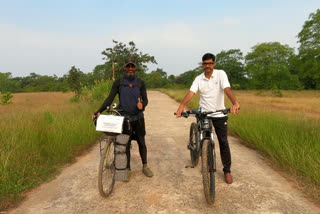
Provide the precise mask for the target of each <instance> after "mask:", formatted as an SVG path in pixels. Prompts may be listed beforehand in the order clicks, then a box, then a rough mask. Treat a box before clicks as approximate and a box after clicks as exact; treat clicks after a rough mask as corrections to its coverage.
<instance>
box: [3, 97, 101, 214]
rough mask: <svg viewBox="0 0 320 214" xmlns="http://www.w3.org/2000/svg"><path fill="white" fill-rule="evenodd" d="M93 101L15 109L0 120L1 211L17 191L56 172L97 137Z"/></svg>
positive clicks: (18, 195)
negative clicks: (56, 108)
mask: <svg viewBox="0 0 320 214" xmlns="http://www.w3.org/2000/svg"><path fill="white" fill-rule="evenodd" d="M94 110H96V106H94V104H89V103H84V102H81V103H77V104H72V109H65V110H60V111H58V112H49V111H38V112H34V113H27V112H17V113H14V114H7V115H1V120H0V128H1V132H0V145H1V146H0V210H4V209H5V208H6V207H8V206H9V205H10V204H11V203H12V202H15V201H17V200H19V198H20V197H21V196H20V193H21V192H22V191H24V190H27V189H30V188H32V187H35V186H36V185H38V184H39V183H42V182H43V181H45V180H47V179H48V178H50V177H52V175H53V174H55V173H56V172H57V171H58V169H59V167H61V166H62V165H63V164H64V163H67V162H71V161H73V160H74V157H75V156H76V155H78V154H80V152H81V151H83V150H84V149H85V148H87V147H89V146H90V145H91V144H92V143H93V142H94V141H95V140H96V139H97V138H98V136H99V133H97V132H96V131H95V128H94V126H90V122H91V121H90V117H91V114H92V112H93V111H94Z"/></svg>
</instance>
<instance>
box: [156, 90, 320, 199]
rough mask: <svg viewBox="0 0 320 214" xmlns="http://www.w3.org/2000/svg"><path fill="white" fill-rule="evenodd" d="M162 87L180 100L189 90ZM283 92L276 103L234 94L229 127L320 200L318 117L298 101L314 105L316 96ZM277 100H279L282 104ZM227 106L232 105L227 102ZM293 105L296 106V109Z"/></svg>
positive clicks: (194, 105) (193, 105)
mask: <svg viewBox="0 0 320 214" xmlns="http://www.w3.org/2000/svg"><path fill="white" fill-rule="evenodd" d="M161 91H162V92H164V93H167V94H168V95H169V96H171V97H173V98H175V99H176V100H178V101H181V100H182V99H183V97H184V95H185V94H186V93H187V92H188V90H170V89H169V90H168V89H164V90H163V89H161ZM236 93H237V92H236ZM294 93H297V92H294ZM284 94H285V96H286V97H285V98H283V99H282V98H276V101H277V102H276V103H277V106H276V107H275V106H274V103H275V102H274V101H275V100H274V98H272V97H269V96H264V97H258V99H259V100H260V102H258V103H254V102H256V100H257V96H256V95H255V94H252V93H251V92H250V93H248V92H243V93H242V94H241V93H239V94H237V98H238V100H240V103H241V111H240V114H238V115H235V116H234V115H230V116H229V117H230V119H229V122H228V124H229V126H228V127H229V131H230V133H232V134H233V135H237V136H239V137H240V138H241V139H242V141H243V142H244V143H246V144H248V145H250V146H251V147H253V148H256V149H257V150H259V151H260V152H261V153H263V154H264V155H265V156H267V157H269V158H270V159H271V160H272V161H273V163H275V164H276V165H278V166H279V167H281V168H282V169H284V170H285V171H288V172H290V173H291V174H293V175H296V176H297V177H299V179H302V180H303V181H304V182H305V183H307V184H305V185H304V186H306V189H307V191H308V190H309V193H310V192H311V191H313V190H314V189H316V191H313V192H311V194H312V196H313V197H314V198H315V199H316V200H319V199H320V194H319V192H320V158H319V157H320V120H319V119H314V118H319V115H318V112H316V111H317V110H315V109H311V108H310V106H308V105H307V106H303V103H299V99H303V100H307V102H308V103H310V104H313V105H315V103H317V102H319V100H315V99H314V97H315V95H314V94H312V96H310V99H309V100H308V97H306V95H307V94H309V92H308V93H306V92H301V94H302V95H301V96H300V95H299V94H294V95H292V94H293V93H290V92H289V94H288V92H285V93H284ZM318 95H319V93H316V96H318ZM290 97H291V98H292V99H290ZM270 101H271V102H270ZM198 103H199V97H198V96H196V97H195V98H193V100H192V102H189V103H188V107H189V108H191V109H194V108H198ZM278 103H281V106H280V105H278ZM300 105H301V106H303V107H304V108H310V109H307V110H305V111H301V110H303V108H302V107H299V106H300ZM226 106H231V105H230V103H229V102H226ZM292 106H294V107H296V108H297V109H296V110H295V108H292ZM288 108H289V109H290V111H288ZM310 114H312V115H310ZM310 116H311V117H310ZM315 116H316V117H315ZM310 190H311V191H310Z"/></svg>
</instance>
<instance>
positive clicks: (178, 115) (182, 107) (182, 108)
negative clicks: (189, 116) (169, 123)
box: [176, 104, 184, 117]
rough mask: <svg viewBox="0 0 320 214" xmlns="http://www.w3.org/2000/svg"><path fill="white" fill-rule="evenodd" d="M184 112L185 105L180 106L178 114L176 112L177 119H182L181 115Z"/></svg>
mask: <svg viewBox="0 0 320 214" xmlns="http://www.w3.org/2000/svg"><path fill="white" fill-rule="evenodd" d="M183 111H184V105H182V104H181V105H180V106H179V108H178V110H177V112H176V117H181V113H182V112H183Z"/></svg>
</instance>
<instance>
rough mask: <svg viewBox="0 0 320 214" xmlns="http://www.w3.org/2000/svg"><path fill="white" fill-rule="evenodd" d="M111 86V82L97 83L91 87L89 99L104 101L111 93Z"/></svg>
mask: <svg viewBox="0 0 320 214" xmlns="http://www.w3.org/2000/svg"><path fill="white" fill-rule="evenodd" d="M112 84H113V81H112V80H104V81H97V82H96V83H95V85H94V86H93V87H92V91H91V93H92V94H91V98H92V99H93V100H98V101H101V100H103V99H105V98H106V96H107V94H109V93H110V91H111V88H112Z"/></svg>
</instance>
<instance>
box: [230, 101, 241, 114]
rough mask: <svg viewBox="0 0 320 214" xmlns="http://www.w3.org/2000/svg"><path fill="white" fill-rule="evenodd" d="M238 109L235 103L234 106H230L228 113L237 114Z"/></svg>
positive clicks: (238, 106)
mask: <svg viewBox="0 0 320 214" xmlns="http://www.w3.org/2000/svg"><path fill="white" fill-rule="evenodd" d="M239 109H240V104H239V103H238V102H236V103H235V104H233V105H232V107H231V109H230V112H231V114H238V113H239Z"/></svg>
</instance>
